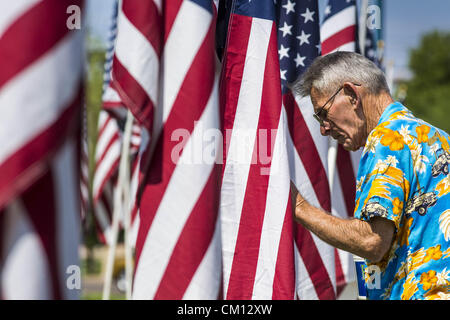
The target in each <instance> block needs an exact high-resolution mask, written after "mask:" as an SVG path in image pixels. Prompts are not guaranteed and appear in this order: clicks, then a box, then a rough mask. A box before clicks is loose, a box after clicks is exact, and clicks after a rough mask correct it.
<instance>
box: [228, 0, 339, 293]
mask: <svg viewBox="0 0 450 320" xmlns="http://www.w3.org/2000/svg"><path fill="white" fill-rule="evenodd" d="M232 4H233V6H231V2H228V6H227V8H226V9H228V10H230V9H231V8H232V10H231V15H230V18H229V23H228V35H227V38H228V43H227V45H226V47H225V53H224V58H223V59H224V60H223V63H224V66H223V71H222V80H221V81H222V82H221V89H220V92H221V103H223V107H222V108H223V109H224V115H223V124H224V127H223V130H224V136H226V137H227V138H226V140H225V141H226V144H225V147H224V169H223V182H222V192H221V211H220V215H221V230H222V246H223V265H224V266H223V268H224V275H223V277H224V297H225V298H227V299H294V298H299V299H334V298H335V297H336V293H335V256H334V254H335V251H334V249H333V248H332V247H331V246H329V245H327V244H325V243H324V242H322V241H321V240H319V239H318V238H317V237H316V236H314V235H312V234H311V233H310V232H309V231H307V230H306V229H304V228H302V227H301V226H300V225H298V224H294V222H293V220H292V212H291V207H290V203H289V180H292V181H293V182H294V183H295V185H296V186H297V188H298V189H299V190H300V191H301V192H302V193H303V194H305V196H306V197H307V198H308V199H309V200H310V201H311V202H312V203H313V204H314V205H317V206H320V207H322V208H324V209H325V210H328V211H329V210H330V192H329V186H328V180H327V172H326V152H327V146H328V140H327V139H324V138H323V137H320V136H319V137H318V135H317V134H316V135H314V132H319V128H318V125H317V124H316V123H315V122H314V119H313V117H312V112H313V108H312V105H311V101H310V99H309V97H305V98H299V97H294V96H293V95H292V93H291V92H290V90H289V88H288V83H292V82H293V81H294V80H295V79H296V78H297V77H298V76H299V75H300V74H301V73H302V72H303V71H304V70H305V69H306V68H307V67H308V66H309V64H311V62H312V61H313V60H314V58H315V57H317V56H318V55H319V52H320V41H319V21H318V19H319V16H318V6H317V1H289V0H288V1H278V2H277V3H276V4H275V3H274V2H273V1H268V0H267V1H258V2H256V1H255V2H248V1H234V2H232ZM286 157H287V159H286Z"/></svg>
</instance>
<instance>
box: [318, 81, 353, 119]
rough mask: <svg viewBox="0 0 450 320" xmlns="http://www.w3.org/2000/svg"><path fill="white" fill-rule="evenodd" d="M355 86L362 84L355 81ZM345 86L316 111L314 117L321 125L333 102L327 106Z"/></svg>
mask: <svg viewBox="0 0 450 320" xmlns="http://www.w3.org/2000/svg"><path fill="white" fill-rule="evenodd" d="M354 85H355V86H360V84H357V83H354ZM343 88H344V86H340V87H339V89H337V90H336V92H335V93H334V94H333V95H332V96H331V97H330V98H329V99H328V100H327V102H325V103H324V104H323V106H322V107H320V109H319V111H317V112H314V114H313V117H314V119H316V120H317V121H318V122H319V123H320V125H321V126H323V125H324V121H325V120H327V117H328V112H329V111H330V109H331V107H332V106H333V104H331V106H330V107H329V108H328V109H325V106H326V105H327V104H328V103H329V102H330V101H331V100H333V99H334V97H336V95H337V94H338V93H339V92H340V91H341V90H342V89H343Z"/></svg>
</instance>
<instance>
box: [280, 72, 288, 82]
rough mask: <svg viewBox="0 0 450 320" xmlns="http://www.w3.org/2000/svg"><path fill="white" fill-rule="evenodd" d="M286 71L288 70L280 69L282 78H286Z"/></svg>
mask: <svg viewBox="0 0 450 320" xmlns="http://www.w3.org/2000/svg"><path fill="white" fill-rule="evenodd" d="M286 72H287V70H280V77H281V79H282V80H286Z"/></svg>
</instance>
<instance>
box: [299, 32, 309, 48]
mask: <svg viewBox="0 0 450 320" xmlns="http://www.w3.org/2000/svg"><path fill="white" fill-rule="evenodd" d="M310 36H311V34H310V33H305V32H304V31H303V30H302V34H301V35H299V36H298V37H296V38H297V39H298V40H300V45H302V44H304V43H307V44H309V40H308V38H309V37H310Z"/></svg>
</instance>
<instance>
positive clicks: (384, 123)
mask: <svg viewBox="0 0 450 320" xmlns="http://www.w3.org/2000/svg"><path fill="white" fill-rule="evenodd" d="M292 88H293V90H294V92H296V93H297V94H299V95H303V96H304V95H310V96H311V100H312V103H313V105H314V111H315V113H314V117H315V118H316V119H317V120H318V121H319V122H320V131H321V134H322V135H331V136H332V137H333V138H334V139H336V140H337V141H338V143H340V144H342V145H343V147H344V148H345V149H346V150H352V151H354V150H358V149H359V148H361V147H364V150H363V153H362V157H361V160H360V164H359V172H358V178H357V186H356V204H355V213H354V215H355V219H341V218H338V217H334V216H331V215H330V214H328V213H327V212H324V211H323V210H321V209H319V208H316V207H313V206H311V205H310V204H309V203H308V202H307V201H306V200H305V199H304V198H303V197H302V196H301V195H300V194H299V193H298V191H297V190H296V188H295V187H294V186H293V185H292V187H291V191H292V195H293V199H294V201H293V202H294V205H295V210H294V216H295V219H296V221H297V222H298V223H300V224H302V225H303V226H304V227H306V228H307V229H309V230H311V231H312V232H313V233H315V234H316V235H317V236H318V237H320V238H321V239H322V240H324V241H326V242H327V243H329V244H331V245H333V246H335V247H337V248H340V249H343V250H346V251H349V252H351V253H353V254H356V255H358V256H361V257H363V258H365V259H366V264H367V265H368V266H376V268H369V269H372V270H379V271H380V272H381V274H380V280H381V281H380V283H375V284H374V283H370V285H369V281H370V280H371V277H369V276H368V275H367V274H366V284H367V289H368V290H367V292H368V298H369V299H450V175H449V169H450V147H449V143H450V140H449V135H448V134H447V133H445V132H444V131H442V130H440V129H438V128H436V127H433V126H432V125H430V124H428V123H426V122H424V121H423V120H421V119H418V118H416V117H415V116H414V115H413V114H412V113H411V112H410V111H409V110H408V109H407V108H406V107H404V106H403V105H402V104H400V103H399V102H394V101H393V99H392V98H391V96H390V94H389V88H388V86H387V83H386V80H385V77H384V75H383V73H382V71H381V70H380V69H379V68H378V67H377V66H375V65H374V64H373V63H372V62H371V61H369V60H367V59H366V58H364V57H363V56H361V55H359V54H356V53H352V52H336V53H331V54H328V55H326V56H323V57H320V58H317V59H316V60H315V61H314V63H313V64H312V65H311V66H310V68H309V69H308V70H307V71H306V72H305V73H304V74H303V75H302V77H301V78H300V79H299V80H297V81H296V82H295V83H294V84H293V86H292Z"/></svg>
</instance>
